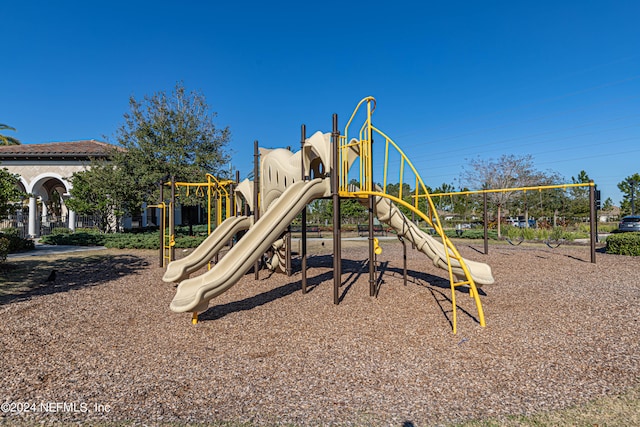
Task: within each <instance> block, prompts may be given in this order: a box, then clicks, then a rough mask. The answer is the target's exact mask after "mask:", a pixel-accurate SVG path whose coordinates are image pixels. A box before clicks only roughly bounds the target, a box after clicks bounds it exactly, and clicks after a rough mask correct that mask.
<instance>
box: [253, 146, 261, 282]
mask: <svg viewBox="0 0 640 427" xmlns="http://www.w3.org/2000/svg"><path fill="white" fill-rule="evenodd" d="M259 166H260V152H259V151H258V141H257V140H256V141H253V223H254V224H256V223H257V222H258V220H259V219H260V208H259V207H258V203H259V200H258V199H259V198H258V189H259V186H260V180H259V175H260V167H259ZM253 270H254V273H255V274H254V276H255V279H256V280H258V279H259V278H260V274H259V270H260V260H259V259H258V260H256V262H255V264H254V265H253Z"/></svg>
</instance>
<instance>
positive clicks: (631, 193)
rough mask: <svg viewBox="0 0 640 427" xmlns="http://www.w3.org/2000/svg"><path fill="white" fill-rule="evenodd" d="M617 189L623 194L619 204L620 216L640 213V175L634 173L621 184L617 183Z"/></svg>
mask: <svg viewBox="0 0 640 427" xmlns="http://www.w3.org/2000/svg"><path fill="white" fill-rule="evenodd" d="M618 189H620V191H621V192H622V194H623V196H622V201H621V202H620V214H621V215H630V214H634V215H635V214H637V213H638V212H639V211H640V200H638V196H639V195H640V174H638V173H634V174H633V175H630V176H628V177H626V178H625V179H624V180H623V181H622V182H619V183H618Z"/></svg>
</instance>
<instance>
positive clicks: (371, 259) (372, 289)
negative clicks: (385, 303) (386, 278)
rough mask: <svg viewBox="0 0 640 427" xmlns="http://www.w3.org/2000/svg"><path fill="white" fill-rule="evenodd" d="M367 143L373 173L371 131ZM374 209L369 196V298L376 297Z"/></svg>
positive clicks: (370, 168)
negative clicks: (368, 144)
mask: <svg viewBox="0 0 640 427" xmlns="http://www.w3.org/2000/svg"><path fill="white" fill-rule="evenodd" d="M369 141H370V144H371V147H370V148H369V160H368V162H369V167H368V169H369V170H370V171H371V172H373V156H372V155H371V153H372V151H373V138H372V137H371V131H369ZM368 179H369V189H370V190H371V191H373V175H372V176H370V177H368ZM374 208H375V199H374V197H373V196H371V195H370V196H369V296H371V297H373V296H375V295H376V253H375V245H374V242H373V239H374V236H373V216H374V212H373V211H374Z"/></svg>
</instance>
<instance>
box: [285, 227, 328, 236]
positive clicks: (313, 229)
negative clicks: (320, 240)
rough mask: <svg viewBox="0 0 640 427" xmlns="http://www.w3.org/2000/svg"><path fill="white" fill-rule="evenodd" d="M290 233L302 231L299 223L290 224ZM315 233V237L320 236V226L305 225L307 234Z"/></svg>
mask: <svg viewBox="0 0 640 427" xmlns="http://www.w3.org/2000/svg"><path fill="white" fill-rule="evenodd" d="M291 233H297V234H300V233H302V226H301V225H292V226H291ZM310 233H311V234H315V235H316V236H317V237H322V233H321V232H320V227H319V226H317V225H307V234H310Z"/></svg>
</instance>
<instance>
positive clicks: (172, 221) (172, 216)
mask: <svg viewBox="0 0 640 427" xmlns="http://www.w3.org/2000/svg"><path fill="white" fill-rule="evenodd" d="M175 232H176V177H175V176H174V175H172V176H171V203H169V247H170V249H169V261H173V260H174V259H176V248H175V246H173V243H174V239H175Z"/></svg>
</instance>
